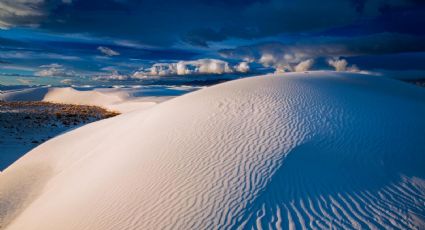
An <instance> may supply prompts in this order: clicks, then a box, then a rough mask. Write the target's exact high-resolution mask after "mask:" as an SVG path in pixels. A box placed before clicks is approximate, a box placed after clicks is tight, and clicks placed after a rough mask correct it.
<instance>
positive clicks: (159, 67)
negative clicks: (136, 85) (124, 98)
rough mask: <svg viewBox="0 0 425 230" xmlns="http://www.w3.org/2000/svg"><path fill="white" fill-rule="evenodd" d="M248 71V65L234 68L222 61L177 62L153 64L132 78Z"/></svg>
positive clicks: (244, 64) (242, 64)
mask: <svg viewBox="0 0 425 230" xmlns="http://www.w3.org/2000/svg"><path fill="white" fill-rule="evenodd" d="M248 71H249V65H248V63H240V64H239V65H237V66H235V67H231V66H230V64H229V63H228V62H226V61H223V60H218V59H198V60H193V61H179V62H174V63H155V64H153V65H152V66H151V67H149V68H146V69H140V70H139V71H136V72H135V73H134V74H133V75H132V77H133V78H145V77H148V76H169V75H196V74H224V73H234V72H242V73H246V72H248Z"/></svg>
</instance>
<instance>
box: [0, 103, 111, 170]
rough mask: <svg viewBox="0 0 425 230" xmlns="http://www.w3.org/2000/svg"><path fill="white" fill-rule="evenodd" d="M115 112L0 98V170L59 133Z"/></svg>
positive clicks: (98, 108)
mask: <svg viewBox="0 0 425 230" xmlns="http://www.w3.org/2000/svg"><path fill="white" fill-rule="evenodd" d="M118 114H119V113H117V112H114V111H109V110H106V109H104V108H101V107H99V106H88V105H72V104H60V103H50V102H40V101H19V102H5V101H0V149H2V150H1V151H0V152H1V154H0V159H1V160H2V162H1V164H0V170H2V169H4V167H7V166H8V165H9V164H11V163H12V162H13V161H15V160H16V159H18V158H19V157H20V156H22V155H23V154H25V153H26V152H27V151H29V150H30V149H32V148H34V147H36V146H37V145H39V144H41V143H43V142H45V141H47V140H49V139H50V138H52V137H54V136H56V135H58V134H60V133H62V132H65V131H67V130H70V129H72V128H76V127H78V126H81V125H84V124H87V123H90V122H94V121H97V120H101V119H105V118H109V117H113V116H116V115H118Z"/></svg>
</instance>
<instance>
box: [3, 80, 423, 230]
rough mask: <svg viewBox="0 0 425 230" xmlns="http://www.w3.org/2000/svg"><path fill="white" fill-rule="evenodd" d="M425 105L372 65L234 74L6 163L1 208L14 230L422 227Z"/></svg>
mask: <svg viewBox="0 0 425 230" xmlns="http://www.w3.org/2000/svg"><path fill="white" fill-rule="evenodd" d="M424 117H425V91H424V90H423V89H421V88H418V87H415V86H410V85H407V84H404V83H399V82H396V81H392V80H385V79H377V78H373V77H370V76H362V75H355V74H336V73H329V72H323V73H310V74H288V75H285V76H261V77H256V78H250V79H243V80H238V81H233V82H228V83H224V84H220V85H217V86H213V87H209V88H207V89H203V90H200V91H197V92H194V93H190V94H187V95H184V96H181V97H178V98H175V99H172V100H169V101H166V102H164V103H162V104H159V105H157V106H155V107H153V108H152V109H149V110H143V111H134V112H132V113H128V114H124V115H121V116H118V117H115V118H111V119H107V120H103V121H100V122H96V123H93V124H90V125H87V126H84V127H82V128H80V129H77V130H74V131H72V132H69V133H66V134H64V135H62V136H60V137H58V138H54V139H52V140H50V141H48V142H46V143H45V144H43V145H41V146H39V147H38V148H36V149H34V150H33V151H31V152H29V153H28V154H27V155H26V156H24V157H23V158H21V159H20V160H19V161H17V162H16V163H14V164H13V165H12V166H11V167H9V168H8V169H6V170H5V171H4V172H3V173H2V174H1V176H0V204H2V202H3V203H4V201H5V200H13V201H14V202H15V204H14V205H7V206H4V207H0V209H2V211H1V212H0V215H3V218H4V219H7V218H8V219H7V221H4V224H3V225H6V224H7V226H6V228H7V229H28V228H30V229H164V228H165V229H167V228H168V229H205V228H212V227H220V228H226V229H232V228H238V227H244V228H259V229H261V228H266V229H267V228H278V229H279V228H292V227H297V228H298V227H306V228H312V229H314V228H326V229H329V228H361V227H369V228H391V227H396V228H415V227H418V228H420V227H423V226H424V219H425V217H424V215H425V207H424V206H425V205H424V202H425V192H424V188H425V170H424V168H425V145H423V143H424V142H425V136H424V130H425V120H424V119H423V118H424ZM38 165H43V167H48V168H49V173H40V174H39V175H37V171H38V170H34V168H35V167H38ZM25 169H28V170H34V173H35V174H36V175H31V176H25V175H23V176H22V173H21V172H22V170H25ZM37 177H39V178H37ZM34 178H37V181H42V182H43V183H42V185H40V184H38V185H37V186H33V187H34V188H32V186H30V184H31V183H26V181H28V180H34ZM14 180H20V181H21V183H23V184H29V186H26V187H25V189H27V190H31V189H34V190H36V192H31V191H29V192H26V193H24V194H36V195H32V196H30V198H28V197H29V196H27V195H22V196H21V195H20V194H22V193H14V192H11V191H10V190H11V189H15V188H16V187H17V186H16V185H15V184H16V182H14V183H15V184H13V186H11V185H9V184H8V183H11V182H9V181H14ZM41 186H42V188H40V187H41ZM29 199H30V200H29ZM4 213H6V214H7V213H11V214H9V215H5V214H4ZM0 220H1V218H0Z"/></svg>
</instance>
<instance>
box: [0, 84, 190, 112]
mask: <svg viewBox="0 0 425 230" xmlns="http://www.w3.org/2000/svg"><path fill="white" fill-rule="evenodd" d="M193 89H196V88H195V87H192V88H182V89H176V90H174V91H181V92H185V91H186V92H187V91H191V90H193ZM145 91H148V92H149V89H144V88H117V89H111V88H103V89H102V88H97V89H91V90H77V89H74V88H71V87H59V88H58V87H39V88H29V89H20V90H11V91H10V92H5V93H4V94H1V95H0V100H4V101H47V102H54V103H67V104H80V105H96V106H101V107H104V108H107V109H110V110H114V111H118V112H121V113H127V112H131V111H134V110H139V109H147V108H151V107H152V106H154V105H156V104H158V103H159V102H163V101H165V100H168V99H170V98H172V97H174V96H173V95H167V92H165V93H164V95H158V96H145V95H143V94H144V92H145Z"/></svg>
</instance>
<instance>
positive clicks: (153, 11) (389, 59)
mask: <svg viewBox="0 0 425 230" xmlns="http://www.w3.org/2000/svg"><path fill="white" fill-rule="evenodd" d="M423 15H425V2H424V1H421V0H386V1H383V0H323V1H315V0H298V1H292V0H291V1H290V0H280V1H278V0H245V1H242V0H227V1H224V0H220V1H207V0H201V1H194V0H193V1H192V0H186V1H171V0H159V1H153V0H152V1H136V0H49V1H48V0H2V1H1V2H0V28H1V29H0V76H2V77H0V81H5V80H4V79H6V78H7V79H9V81H10V79H24V80H20V83H24V82H25V79H27V83H28V82H34V81H39V82H45V81H47V82H48V81H49V80H46V79H45V78H48V79H49V78H50V79H53V78H54V79H56V81H61V79H62V80H63V82H71V81H75V80H76V79H92V80H93V79H102V80H108V79H112V80H123V79H125V80H128V79H134V80H137V79H141V78H143V77H157V76H161V77H162V76H168V75H199V74H214V75H219V74H241V75H244V74H253V73H257V72H267V71H269V72H273V71H305V70H310V69H311V70H314V69H334V68H335V69H338V70H342V71H377V72H391V71H393V72H396V73H397V74H399V73H400V71H406V73H414V74H413V75H412V76H409V77H414V78H418V77H422V76H423V75H422V72H423V71H424V70H425V65H424V60H425V43H424V41H425V39H424V38H425V30H424V29H423V28H425V17H423ZM2 79H3V80H2ZM37 79H40V80H37ZM41 79H42V80H41ZM0 83H2V82H0ZM3 83H4V82H3ZM18 83H19V82H18Z"/></svg>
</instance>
